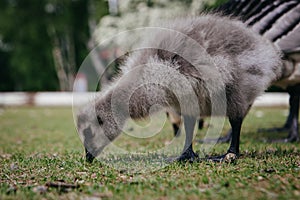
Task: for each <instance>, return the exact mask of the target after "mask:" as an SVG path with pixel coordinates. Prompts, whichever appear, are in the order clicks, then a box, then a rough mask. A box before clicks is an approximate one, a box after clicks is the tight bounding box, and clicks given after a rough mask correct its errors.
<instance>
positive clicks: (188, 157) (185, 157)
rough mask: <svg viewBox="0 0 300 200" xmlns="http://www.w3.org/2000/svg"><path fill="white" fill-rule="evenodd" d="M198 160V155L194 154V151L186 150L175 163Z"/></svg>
mask: <svg viewBox="0 0 300 200" xmlns="http://www.w3.org/2000/svg"><path fill="white" fill-rule="evenodd" d="M197 160H199V156H198V154H196V153H195V152H194V151H192V150H189V149H188V150H186V151H185V152H184V153H182V154H181V156H179V157H178V158H177V159H176V161H178V162H187V161H188V162H191V163H192V162H194V161H197Z"/></svg>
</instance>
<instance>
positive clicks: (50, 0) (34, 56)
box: [0, 0, 227, 91]
mask: <svg viewBox="0 0 300 200" xmlns="http://www.w3.org/2000/svg"><path fill="white" fill-rule="evenodd" d="M124 1H125V0H122V2H121V1H119V4H120V5H121V3H122V4H124ZM198 1H199V0H184V1H179V0H164V1H158V0H131V1H130V0H127V3H126V9H125V10H126V12H134V10H136V9H137V8H136V7H137V5H139V4H140V3H141V2H145V3H146V5H147V7H149V8H152V7H153V8H154V7H157V6H158V7H160V5H161V7H162V9H163V8H166V9H168V7H169V6H166V5H171V3H174V2H175V3H176V2H180V3H181V4H178V5H179V6H180V7H181V6H183V7H186V8H182V9H183V10H185V9H186V10H187V9H188V8H192V7H195V6H196V7H197V6H199V5H200V4H199V3H198ZM200 1H201V0H200ZM200 1H199V2H200ZM225 1H227V0H203V2H202V3H203V4H201V9H203V7H204V9H212V8H213V7H214V6H216V5H220V4H221V3H224V2H225ZM195 2H196V4H195ZM172 5H173V4H172ZM122 9H123V8H122V6H120V10H122ZM172 9H173V8H172ZM195 9H197V8H195ZM201 9H200V10H201ZM145 14H147V13H145ZM104 15H108V0H26V1H24V0H1V1H0V91H39V90H48V91H49V90H50V91H53V90H54V91H55V90H60V89H62V87H61V85H60V84H61V83H60V81H59V76H58V74H59V72H58V70H57V60H58V59H57V58H58V57H55V56H53V52H54V50H55V47H57V44H58V43H59V45H60V47H61V54H62V55H63V56H65V58H67V63H69V64H70V65H72V66H74V65H75V70H76V69H78V68H79V66H80V64H81V63H82V61H83V59H84V58H85V57H86V56H87V53H88V47H87V46H88V45H87V44H88V41H89V39H90V38H91V35H92V33H91V27H89V26H90V25H91V23H90V22H91V19H93V21H94V22H96V23H98V22H99V20H100V18H101V17H102V16H104ZM122 17H123V16H122ZM106 32H107V30H106ZM66 41H67V42H68V44H71V48H72V49H73V50H72V51H69V49H68V47H69V46H70V45H65V44H64V43H66ZM55 44H56V46H55ZM70 52H72V55H69V54H71V53H70ZM73 54H74V55H73ZM68 59H71V60H72V61H68ZM55 66H56V67H55ZM70 71H71V73H75V72H73V71H72V70H70Z"/></svg>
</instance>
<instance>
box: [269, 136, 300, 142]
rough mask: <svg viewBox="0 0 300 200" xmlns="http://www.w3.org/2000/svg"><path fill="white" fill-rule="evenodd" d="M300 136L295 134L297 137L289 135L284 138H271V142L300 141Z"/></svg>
mask: <svg viewBox="0 0 300 200" xmlns="http://www.w3.org/2000/svg"><path fill="white" fill-rule="evenodd" d="M299 141H300V139H299V136H295V137H287V138H283V139H277V140H270V141H269V142H271V143H291V142H299Z"/></svg>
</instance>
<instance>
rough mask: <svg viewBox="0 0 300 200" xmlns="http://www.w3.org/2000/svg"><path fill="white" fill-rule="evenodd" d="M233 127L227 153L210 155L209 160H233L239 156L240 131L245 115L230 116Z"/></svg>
mask: <svg viewBox="0 0 300 200" xmlns="http://www.w3.org/2000/svg"><path fill="white" fill-rule="evenodd" d="M229 122H230V125H231V129H232V139H231V143H230V147H229V149H228V151H227V153H226V154H224V155H222V156H216V157H210V158H208V160H211V161H214V162H232V161H234V160H236V159H237V158H238V157H239V154H240V133H241V127H242V123H243V117H238V118H229Z"/></svg>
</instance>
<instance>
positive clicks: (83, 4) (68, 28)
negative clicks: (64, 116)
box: [0, 0, 108, 91]
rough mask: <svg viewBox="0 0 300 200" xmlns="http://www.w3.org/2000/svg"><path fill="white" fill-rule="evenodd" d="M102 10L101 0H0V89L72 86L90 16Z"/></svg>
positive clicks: (104, 11)
mask: <svg viewBox="0 0 300 200" xmlns="http://www.w3.org/2000/svg"><path fill="white" fill-rule="evenodd" d="M90 7H93V8H94V9H97V10H98V11H99V14H93V15H90V13H89V11H90V10H89V8H90ZM107 12H108V9H107V2H105V1H104V0H101V1H95V2H94V1H93V0H26V1H24V0H1V1H0V64H1V69H0V72H1V73H0V90H2V91H8V90H25V91H37V90H58V89H60V90H71V89H72V85H73V79H74V74H75V72H76V69H77V68H78V67H79V65H80V63H81V62H82V61H83V59H84V58H85V56H86V55H87V53H88V46H87V45H88V41H89V38H90V37H91V33H90V31H91V29H90V27H89V22H91V21H93V20H94V21H97V17H101V16H103V15H105V14H107ZM91 19H93V20H91Z"/></svg>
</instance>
